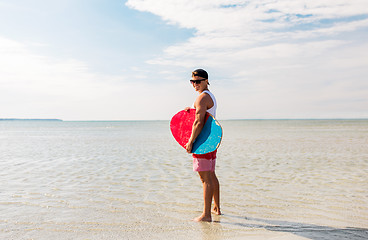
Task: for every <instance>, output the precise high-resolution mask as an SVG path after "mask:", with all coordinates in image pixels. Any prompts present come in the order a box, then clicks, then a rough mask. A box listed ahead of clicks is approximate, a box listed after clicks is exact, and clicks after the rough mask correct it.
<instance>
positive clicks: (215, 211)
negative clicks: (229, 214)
mask: <svg viewBox="0 0 368 240" xmlns="http://www.w3.org/2000/svg"><path fill="white" fill-rule="evenodd" d="M212 213H213V214H216V215H221V211H220V209H217V207H214V208H213V209H212Z"/></svg>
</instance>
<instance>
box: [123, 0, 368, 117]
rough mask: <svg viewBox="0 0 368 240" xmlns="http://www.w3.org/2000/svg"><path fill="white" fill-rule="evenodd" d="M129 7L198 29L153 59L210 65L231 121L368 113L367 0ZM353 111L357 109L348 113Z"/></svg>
mask: <svg viewBox="0 0 368 240" xmlns="http://www.w3.org/2000/svg"><path fill="white" fill-rule="evenodd" d="M127 6H129V7H131V8H133V9H136V10H139V11H147V12H151V13H153V14H156V15H158V16H160V17H161V18H162V19H163V20H165V21H167V23H168V24H175V25H177V26H179V27H182V28H192V29H195V35H194V36H193V37H191V38H190V39H188V40H187V41H186V42H183V43H179V44H176V45H172V46H169V47H168V48H166V49H165V50H164V52H163V54H162V55H161V56H159V57H157V58H154V59H151V60H149V61H148V63H149V64H153V65H157V66H160V65H161V66H173V67H176V68H177V69H179V68H186V69H191V68H194V67H197V66H203V67H204V68H206V69H207V70H210V76H215V78H216V77H217V78H218V79H219V80H218V81H216V79H214V80H215V84H213V85H211V89H216V91H217V94H218V97H220V98H222V102H223V103H224V105H225V106H226V107H224V108H223V109H222V111H220V112H222V113H223V116H224V117H225V118H226V117H229V118H231V116H235V115H236V116H237V117H241V116H243V117H252V116H253V117H271V118H272V117H313V116H315V117H318V116H322V115H323V117H327V116H328V115H329V114H330V116H331V117H336V116H340V117H343V116H346V117H349V116H350V117H353V116H357V114H356V113H357V112H359V111H360V114H361V116H364V117H368V107H367V106H368V97H367V96H368V86H367V84H366V79H367V78H368V76H367V71H366V69H368V58H367V56H366V55H364V54H363V53H364V52H366V51H368V45H367V43H366V42H367V41H366V40H367V36H368V35H367V34H365V33H363V32H365V31H366V30H367V29H368V2H366V1H362V0H353V1H346V0H338V1H328V2H323V1H322V2H321V1H315V0H312V1H311V0H308V1H287V0H284V1H268V0H267V1H266V0H264V1H263V0H260V1H240V0H237V1H235V0H234V1H228V0H226V1H225V0H216V1H212V0H211V1H210V0H208V1H189V0H188V1H179V0H177V1H163V0H162V1H157V0H129V1H127ZM211 73H212V74H213V75H211ZM349 84H350V85H351V86H350V87H348V88H347V86H348V85H349ZM230 96H231V97H230ZM220 102H221V101H220ZM342 102H344V104H341V103H342ZM234 104H235V105H234ZM339 105H340V106H342V107H341V109H340V108H339ZM348 106H350V107H348ZM349 108H350V109H353V108H354V109H355V110H354V111H352V112H351V114H347V112H349V111H350V110H349ZM313 109H315V112H313ZM339 114H340V115H339ZM358 115H359V114H358Z"/></svg>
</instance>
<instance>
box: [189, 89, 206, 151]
mask: <svg viewBox="0 0 368 240" xmlns="http://www.w3.org/2000/svg"><path fill="white" fill-rule="evenodd" d="M208 98H209V96H208V95H207V94H203V95H200V96H199V97H198V99H197V100H196V101H195V103H194V107H195V109H196V113H195V120H194V123H193V128H192V135H191V136H190V138H189V141H188V143H187V144H186V145H185V147H186V149H187V152H188V153H191V152H192V147H193V143H194V141H195V140H196V138H197V137H198V135H199V134H200V133H201V131H202V129H203V126H204V122H205V117H206V112H207V105H208V101H209V99H208Z"/></svg>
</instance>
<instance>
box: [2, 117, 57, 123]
mask: <svg viewBox="0 0 368 240" xmlns="http://www.w3.org/2000/svg"><path fill="white" fill-rule="evenodd" d="M0 121H58V122H62V121H63V120H61V119H52V118H50V119H48V118H0Z"/></svg>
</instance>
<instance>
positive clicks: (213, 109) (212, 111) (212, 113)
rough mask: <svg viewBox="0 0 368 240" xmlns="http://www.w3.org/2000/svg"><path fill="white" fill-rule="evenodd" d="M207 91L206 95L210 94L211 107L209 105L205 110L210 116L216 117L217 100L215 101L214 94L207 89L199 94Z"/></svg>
mask: <svg viewBox="0 0 368 240" xmlns="http://www.w3.org/2000/svg"><path fill="white" fill-rule="evenodd" d="M204 93H207V94H208V95H210V97H211V98H212V101H213V107H211V108H210V109H207V112H208V113H210V114H211V115H212V116H214V117H216V109H217V102H216V98H215V96H214V95H213V94H212V93H211V92H210V91H208V90H204V91H203V92H202V93H201V94H204Z"/></svg>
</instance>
